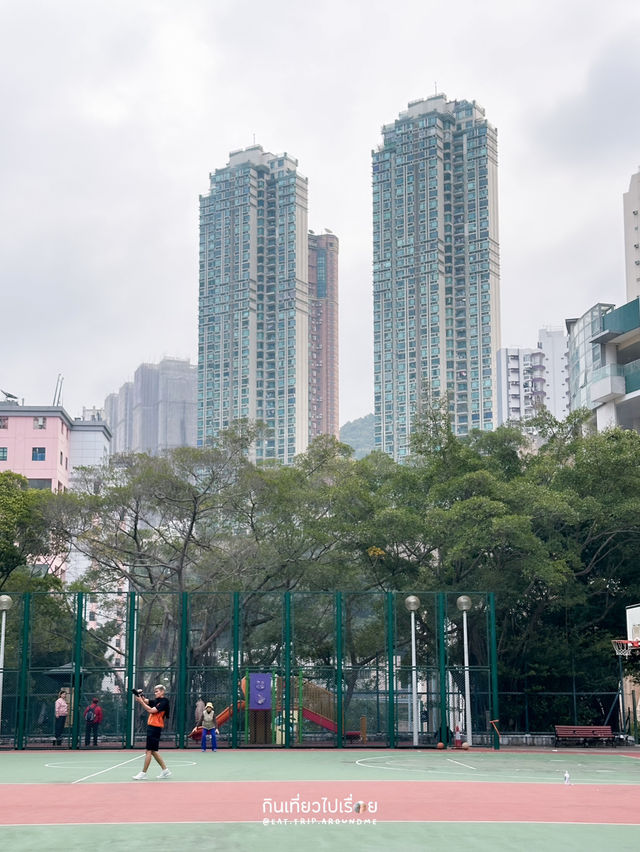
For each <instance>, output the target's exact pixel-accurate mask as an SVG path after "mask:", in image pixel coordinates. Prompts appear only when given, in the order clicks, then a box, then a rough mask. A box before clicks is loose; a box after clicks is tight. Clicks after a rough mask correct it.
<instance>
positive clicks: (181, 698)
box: [176, 592, 189, 748]
mask: <svg viewBox="0 0 640 852" xmlns="http://www.w3.org/2000/svg"><path fill="white" fill-rule="evenodd" d="M188 647H189V594H188V592H183V593H182V615H181V619H180V656H179V662H178V665H179V671H178V696H177V704H178V712H177V714H176V726H177V729H178V730H177V737H176V739H177V746H178V748H184V747H185V738H186V732H185V724H186V723H185V718H186V704H187V658H188Z"/></svg>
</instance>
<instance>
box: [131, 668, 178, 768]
mask: <svg viewBox="0 0 640 852" xmlns="http://www.w3.org/2000/svg"><path fill="white" fill-rule="evenodd" d="M153 692H154V694H155V698H150V699H149V700H147V699H146V698H145V696H144V695H143V694H142V692H141V691H140V690H139V689H134V690H133V694H134V695H135V698H136V701H137V702H138V704H140V705H141V706H142V707H143V708H144V709H145V710H146V711H147V713H148V714H149V719H148V720H147V753H146V754H145V758H144V766H143V767H142V772H138V774H137V775H134V776H133V778H134V781H144V780H145V779H146V777H147V769H148V768H149V764H150V763H151V758H153V759H154V760H155V761H156V762H157V763H159V764H160V766H161V767H162V772H161V773H160V775H158V778H169V777H170V776H171V770H169V769H167V766H166V764H165V762H164V760H163V759H162V758H161V757H160V755H159V754H158V750H159V748H160V734H161V733H162V729H163V728H164V720H165V719H166V718H167V717H168V715H169V699H168V698H166V697H165V694H164V692H165V690H164V686H162V684H158V685H157V686H154V687H153Z"/></svg>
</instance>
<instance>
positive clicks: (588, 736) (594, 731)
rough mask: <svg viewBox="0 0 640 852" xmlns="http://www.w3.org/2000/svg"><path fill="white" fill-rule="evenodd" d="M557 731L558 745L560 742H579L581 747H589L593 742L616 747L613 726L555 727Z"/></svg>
mask: <svg viewBox="0 0 640 852" xmlns="http://www.w3.org/2000/svg"><path fill="white" fill-rule="evenodd" d="M554 727H555V731H556V745H559V744H560V741H567V740H569V741H571V742H578V743H580V745H589V744H590V743H591V742H603V743H605V744H606V743H610V744H611V745H613V746H614V745H615V744H616V741H615V737H614V735H613V731H612V730H611V725H554Z"/></svg>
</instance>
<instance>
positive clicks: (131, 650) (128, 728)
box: [124, 592, 136, 748]
mask: <svg viewBox="0 0 640 852" xmlns="http://www.w3.org/2000/svg"><path fill="white" fill-rule="evenodd" d="M126 647H127V673H126V678H127V680H126V695H125V701H126V718H125V729H124V746H125V748H133V745H134V739H135V732H134V724H135V719H134V709H133V696H132V693H131V689H132V687H134V686H135V682H134V679H135V666H136V593H135V592H127V637H126Z"/></svg>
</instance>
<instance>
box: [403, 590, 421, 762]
mask: <svg viewBox="0 0 640 852" xmlns="http://www.w3.org/2000/svg"><path fill="white" fill-rule="evenodd" d="M404 605H405V606H406V608H407V609H408V610H409V612H410V613H411V701H412V707H413V710H412V714H411V715H412V716H413V744H414V746H417V745H418V720H419V718H420V717H419V713H418V674H417V671H416V610H417V609H419V608H420V598H419V597H417V596H416V595H409V596H408V597H406V598H405V599H404Z"/></svg>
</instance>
